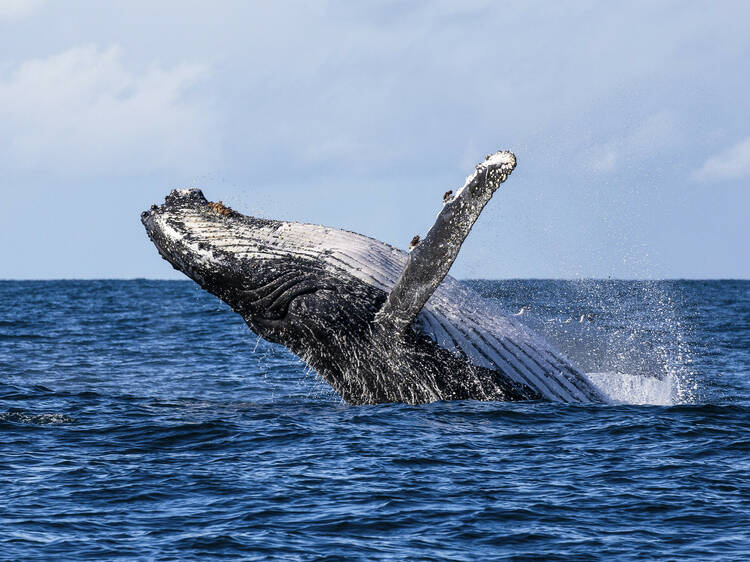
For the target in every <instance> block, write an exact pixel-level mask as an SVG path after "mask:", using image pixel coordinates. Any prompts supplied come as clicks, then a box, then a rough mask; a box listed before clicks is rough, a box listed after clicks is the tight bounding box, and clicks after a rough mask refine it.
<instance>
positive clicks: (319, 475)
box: [0, 280, 750, 560]
mask: <svg viewBox="0 0 750 562" xmlns="http://www.w3.org/2000/svg"><path fill="white" fill-rule="evenodd" d="M467 283H469V284H470V285H472V286H473V287H474V288H475V289H476V290H478V291H479V292H481V293H482V294H483V295H484V296H486V297H487V298H491V299H495V300H497V301H498V303H499V304H500V305H501V306H502V307H503V308H504V309H505V310H506V311H507V312H508V313H509V314H518V313H519V312H520V311H521V310H523V313H522V314H521V315H520V316H519V318H520V319H522V320H523V321H524V322H527V323H528V324H529V325H530V326H532V327H533V328H534V329H536V330H538V331H541V332H542V333H544V334H545V335H546V336H547V337H548V338H549V339H550V340H551V341H552V342H553V343H554V344H555V345H556V346H557V347H558V348H559V349H561V350H562V351H563V352H564V353H565V354H567V355H568V357H569V358H570V359H571V360H573V361H574V362H575V363H576V364H578V365H579V366H581V367H582V368H583V369H584V370H585V371H586V372H587V373H590V378H591V379H592V381H594V383H595V384H597V385H598V386H599V387H600V388H602V389H603V390H604V391H605V392H606V393H607V395H608V396H610V398H611V403H610V404H596V405H583V406H582V405H570V404H559V403H553V402H546V401H534V402H526V403H499V402H474V401H462V402H440V403H433V404H428V405H420V406H408V405H403V404H384V405H377V406H349V405H347V404H345V403H343V402H342V401H341V400H340V398H339V397H338V396H337V395H336V394H334V393H333V392H332V391H331V390H330V388H329V387H328V386H327V385H326V384H325V383H324V382H322V381H321V380H320V379H319V378H318V377H317V375H316V374H315V373H314V372H312V371H311V370H309V369H308V368H307V367H306V366H305V365H304V364H302V363H301V362H300V361H299V360H298V359H297V358H296V357H295V356H293V355H292V354H290V353H289V352H288V351H287V350H286V349H285V348H283V347H280V346H277V345H274V344H270V343H267V342H265V341H263V340H260V339H258V338H257V337H256V336H255V335H254V334H253V333H252V332H250V330H249V329H248V328H247V327H246V326H245V324H244V323H243V321H242V319H241V318H240V317H239V316H237V315H236V314H234V313H232V312H231V310H229V308H228V307H227V306H226V305H224V304H223V303H222V302H220V301H219V300H217V299H216V298H215V297H213V296H211V295H209V294H207V293H205V292H203V291H201V290H200V289H199V288H198V287H197V286H196V285H195V284H194V283H192V282H190V281H149V280H132V281H2V282H0V432H1V433H0V435H1V436H2V437H1V438H0V495H1V496H0V497H1V499H0V506H2V509H0V530H1V532H0V559H3V560H13V559H24V560H31V559H45V560H53V559H54V560H58V559H65V560H82V559H118V558H123V559H159V560H162V559H164V560H167V559H169V560H175V559H179V560H190V559H198V558H200V559H212V558H228V559H249V560H254V559H284V560H317V559H346V560H350V559H351V560H356V559H361V560H371V559H451V560H478V559H489V558H516V559H527V558H541V559H545V560H556V559H560V560H563V559H564V560H570V559H575V560H589V559H590V560H596V559H602V558H604V559H622V560H629V559H638V560H641V559H672V560H676V559H680V560H685V559H695V560H712V559H717V560H719V559H720V560H726V559H734V560H741V559H747V558H748V557H750V281H543V280H519V281H470V282H467ZM526 307H528V308H526Z"/></svg>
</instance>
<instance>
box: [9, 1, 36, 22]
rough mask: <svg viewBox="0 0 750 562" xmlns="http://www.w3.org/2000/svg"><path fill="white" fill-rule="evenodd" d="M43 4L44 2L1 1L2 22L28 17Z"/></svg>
mask: <svg viewBox="0 0 750 562" xmlns="http://www.w3.org/2000/svg"><path fill="white" fill-rule="evenodd" d="M42 4H43V1H42V0H0V20H3V19H9V20H11V19H20V18H23V17H26V16H28V15H30V14H31V13H33V12H34V11H35V10H36V9H37V8H38V7H39V6H41V5H42Z"/></svg>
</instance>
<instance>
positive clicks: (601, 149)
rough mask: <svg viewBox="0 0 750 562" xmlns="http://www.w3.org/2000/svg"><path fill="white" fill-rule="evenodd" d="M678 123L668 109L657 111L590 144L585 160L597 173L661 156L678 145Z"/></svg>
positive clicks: (611, 170) (607, 171)
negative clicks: (605, 139) (614, 133)
mask: <svg viewBox="0 0 750 562" xmlns="http://www.w3.org/2000/svg"><path fill="white" fill-rule="evenodd" d="M677 138H678V124H677V121H676V119H675V117H674V116H673V115H672V114H671V113H670V112H668V111H661V112H659V113H655V114H653V115H651V116H649V117H648V118H646V119H645V120H643V121H642V122H640V123H638V124H637V125H636V126H634V127H631V128H630V129H629V130H628V129H626V130H624V131H622V134H621V135H620V136H619V137H617V138H614V139H612V140H610V141H608V142H606V143H604V144H598V145H593V146H591V147H590V148H589V149H588V150H586V152H585V153H584V154H585V156H584V164H586V165H587V167H588V168H589V169H590V170H591V171H593V172H597V173H609V172H614V171H615V169H616V168H617V167H618V165H624V164H625V163H627V162H631V163H632V162H641V161H642V160H644V159H648V158H653V157H658V156H659V155H660V154H661V153H662V152H663V151H664V150H666V149H669V148H671V147H673V146H674V145H675V143H676V142H677V140H676V139H677Z"/></svg>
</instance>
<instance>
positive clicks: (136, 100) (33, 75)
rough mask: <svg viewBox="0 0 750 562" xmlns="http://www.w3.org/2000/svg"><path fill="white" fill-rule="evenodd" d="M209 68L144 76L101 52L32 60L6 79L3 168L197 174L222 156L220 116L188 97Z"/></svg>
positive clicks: (1, 89)
mask: <svg viewBox="0 0 750 562" xmlns="http://www.w3.org/2000/svg"><path fill="white" fill-rule="evenodd" d="M205 70H206V69H205V68H204V67H202V66H199V65H194V64H185V63H183V64H178V65H176V66H174V67H173V68H168V69H162V68H159V67H157V66H150V67H148V68H146V69H145V70H142V71H137V70H135V69H130V68H127V67H126V66H125V64H124V62H123V57H122V54H121V52H120V50H119V49H118V48H110V49H108V50H105V51H100V50H98V49H97V48H96V47H93V46H88V47H78V48H74V49H71V50H68V51H65V52H63V53H61V54H57V55H54V56H51V57H48V58H44V59H34V60H28V61H26V62H24V63H22V64H20V65H18V66H17V67H16V68H15V69H13V70H11V71H10V72H6V73H5V74H6V76H5V77H3V76H2V74H0V122H2V123H3V125H4V126H3V129H2V130H1V131H0V151H1V152H0V163H2V164H3V166H4V167H5V168H6V169H10V170H16V171H34V170H44V171H46V172H52V173H53V174H62V175H73V176H80V175H84V176H89V175H96V174H100V173H107V174H114V173H119V174H123V173H124V174H128V175H131V174H132V175H135V174H138V173H151V172H154V171H157V170H164V169H167V170H182V169H184V168H189V169H195V168H194V167H195V166H196V165H200V164H205V163H206V161H207V159H208V160H210V159H212V158H214V156H215V149H214V148H212V147H214V146H215V144H216V143H215V142H213V137H215V134H214V132H213V131H214V127H213V123H212V119H211V112H210V111H209V109H208V107H207V106H206V105H205V104H203V105H202V104H201V103H199V102H197V101H195V100H194V99H192V98H191V97H190V96H189V87H190V86H191V85H192V84H194V83H196V82H197V81H198V80H200V79H201V77H202V76H203V75H204V74H205ZM3 158H5V159H7V161H6V162H2V160H3Z"/></svg>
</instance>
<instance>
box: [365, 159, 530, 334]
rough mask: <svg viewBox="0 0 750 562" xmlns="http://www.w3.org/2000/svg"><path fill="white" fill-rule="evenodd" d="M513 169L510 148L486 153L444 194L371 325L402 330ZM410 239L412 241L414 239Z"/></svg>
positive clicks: (409, 322) (514, 164)
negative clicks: (456, 187)
mask: <svg viewBox="0 0 750 562" xmlns="http://www.w3.org/2000/svg"><path fill="white" fill-rule="evenodd" d="M515 167H516V157H515V155H513V153H512V152H507V151H500V152H496V153H495V154H491V155H488V156H487V157H486V158H485V160H484V162H480V163H479V164H477V166H476V169H475V170H474V172H473V173H472V174H471V175H469V176H468V177H467V178H466V182H465V183H464V185H463V186H462V187H461V188H460V189H459V190H458V191H457V192H456V194H455V195H452V194H451V192H447V193H446V194H445V196H444V199H443V201H444V203H443V208H442V210H441V211H440V213H439V214H438V216H437V219H436V220H435V224H433V225H432V228H430V231H429V232H428V233H427V236H425V238H424V240H422V241H421V242H419V241H418V240H419V239H418V237H415V240H416V241H417V243H416V245H415V246H414V247H413V248H412V249H411V251H410V253H409V259H408V261H407V262H406V267H405V268H404V270H403V272H402V273H401V276H400V277H399V279H398V281H397V282H396V284H395V285H394V287H393V289H392V290H391V292H390V293H389V295H388V299H387V300H386V302H385V304H383V307H382V308H381V309H380V311H379V312H378V313H377V315H376V317H375V323H376V324H378V325H380V326H382V327H384V328H386V329H388V330H395V331H397V332H401V331H403V330H405V329H406V328H408V327H409V326H411V324H412V323H413V322H414V320H415V318H416V317H417V315H418V314H419V311H420V310H422V307H423V306H424V305H425V303H426V302H427V300H428V299H429V298H430V296H431V295H432V293H434V292H435V289H437V287H438V285H440V283H441V282H442V281H443V279H445V276H446V275H447V274H448V271H449V270H450V268H451V266H452V265H453V262H454V261H455V260H456V256H458V252H459V250H460V249H461V245H462V244H463V242H464V240H465V239H466V237H467V236H468V235H469V231H471V227H472V226H473V225H474V222H476V220H477V219H478V218H479V215H480V213H481V212H482V209H484V206H485V205H486V204H487V202H488V201H489V200H490V198H491V197H492V194H493V193H495V190H497V188H498V187H500V184H501V183H503V182H504V181H505V180H506V179H507V178H508V176H509V175H510V173H511V172H512V171H513V169H514V168H515ZM413 243H414V241H413Z"/></svg>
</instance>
